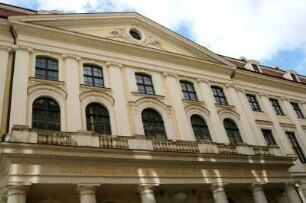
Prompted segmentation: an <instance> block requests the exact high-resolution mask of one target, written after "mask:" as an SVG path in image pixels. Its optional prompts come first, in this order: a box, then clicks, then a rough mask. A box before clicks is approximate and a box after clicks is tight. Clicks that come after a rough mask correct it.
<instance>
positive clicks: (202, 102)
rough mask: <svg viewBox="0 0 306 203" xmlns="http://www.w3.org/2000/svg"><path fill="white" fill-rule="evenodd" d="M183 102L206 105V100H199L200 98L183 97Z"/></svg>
mask: <svg viewBox="0 0 306 203" xmlns="http://www.w3.org/2000/svg"><path fill="white" fill-rule="evenodd" d="M182 101H183V103H185V104H195V105H201V106H203V105H205V102H204V101H199V100H189V99H182Z"/></svg>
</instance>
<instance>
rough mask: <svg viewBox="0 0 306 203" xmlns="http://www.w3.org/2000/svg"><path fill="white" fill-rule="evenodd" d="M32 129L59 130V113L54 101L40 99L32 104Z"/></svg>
mask: <svg viewBox="0 0 306 203" xmlns="http://www.w3.org/2000/svg"><path fill="white" fill-rule="evenodd" d="M32 128H35V129H41V130H56V131H60V130H61V112H60V107H59V105H58V104H57V102H56V101H54V100H53V99H50V98H45V97H42V98H38V99H36V100H35V101H34V102H33V106H32Z"/></svg>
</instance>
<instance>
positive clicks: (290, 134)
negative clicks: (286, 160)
mask: <svg viewBox="0 0 306 203" xmlns="http://www.w3.org/2000/svg"><path fill="white" fill-rule="evenodd" d="M286 135H287V137H288V139H289V141H290V144H291V147H292V149H293V151H294V152H295V153H296V155H297V156H298V157H299V159H300V161H301V162H302V163H306V158H305V156H304V154H303V151H302V149H301V147H300V145H299V143H298V141H297V140H296V137H295V135H294V133H293V132H286Z"/></svg>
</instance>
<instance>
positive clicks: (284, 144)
mask: <svg viewBox="0 0 306 203" xmlns="http://www.w3.org/2000/svg"><path fill="white" fill-rule="evenodd" d="M260 97H261V99H262V103H263V105H264V109H265V111H266V112H267V114H268V116H269V117H270V119H271V121H272V122H273V126H274V129H275V132H276V134H277V135H275V136H277V137H278V138H279V139H278V140H279V141H280V142H281V143H279V144H280V148H281V150H282V152H283V154H284V155H295V153H294V151H293V149H292V147H291V145H290V142H289V140H288V138H287V136H286V134H285V132H284V130H283V129H282V127H281V126H280V124H279V121H278V119H277V117H276V114H275V112H274V109H273V108H272V105H271V102H270V100H269V98H268V96H267V95H265V94H261V95H260Z"/></svg>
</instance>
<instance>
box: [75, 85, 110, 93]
mask: <svg viewBox="0 0 306 203" xmlns="http://www.w3.org/2000/svg"><path fill="white" fill-rule="evenodd" d="M80 88H82V89H88V90H100V91H105V92H109V91H111V88H107V87H98V86H90V85H84V84H81V85H80Z"/></svg>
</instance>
